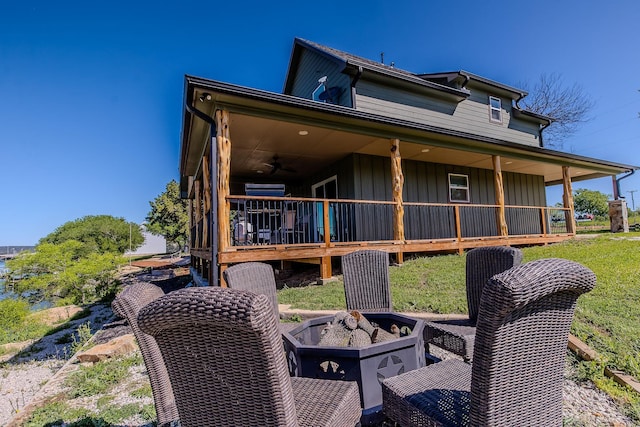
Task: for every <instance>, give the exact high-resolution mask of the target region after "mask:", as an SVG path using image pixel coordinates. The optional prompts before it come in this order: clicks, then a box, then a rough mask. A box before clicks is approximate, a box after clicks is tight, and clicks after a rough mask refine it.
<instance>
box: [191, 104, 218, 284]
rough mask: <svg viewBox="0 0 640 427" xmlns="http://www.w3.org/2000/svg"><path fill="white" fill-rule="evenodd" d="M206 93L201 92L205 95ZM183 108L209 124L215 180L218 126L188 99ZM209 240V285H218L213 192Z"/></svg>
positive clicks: (216, 211) (201, 156)
mask: <svg viewBox="0 0 640 427" xmlns="http://www.w3.org/2000/svg"><path fill="white" fill-rule="evenodd" d="M206 95H208V94H203V96H206ZM184 108H185V110H187V111H188V112H189V113H191V114H193V115H194V116H196V117H197V118H199V119H200V120H203V121H204V122H205V123H208V124H209V134H210V136H211V142H210V147H209V149H210V150H211V152H210V153H211V154H210V157H209V158H210V159H211V161H210V162H209V167H210V168H211V175H210V176H211V180H212V181H213V179H214V177H216V178H215V179H216V180H217V179H218V178H217V177H218V144H217V143H216V136H217V133H218V130H217V129H218V128H217V126H216V122H215V120H214V119H213V118H212V117H209V116H208V115H207V114H205V113H203V112H202V111H200V110H198V109H197V108H195V107H192V106H191V104H190V103H189V101H188V100H185V103H184ZM214 111H215V108H214ZM205 150H206V145H205V147H204V148H203V149H202V153H200V158H201V159H202V158H203V157H204V153H205ZM198 172H199V171H196V175H198ZM213 188H214V187H213V186H212V187H211V192H212V193H213ZM209 224H211V227H209V230H208V233H209V241H210V242H211V264H212V265H211V269H210V270H211V282H212V283H209V286H218V282H219V281H220V278H219V275H218V272H219V269H218V249H219V246H218V233H217V230H218V198H217V197H216V195H215V194H211V211H209Z"/></svg>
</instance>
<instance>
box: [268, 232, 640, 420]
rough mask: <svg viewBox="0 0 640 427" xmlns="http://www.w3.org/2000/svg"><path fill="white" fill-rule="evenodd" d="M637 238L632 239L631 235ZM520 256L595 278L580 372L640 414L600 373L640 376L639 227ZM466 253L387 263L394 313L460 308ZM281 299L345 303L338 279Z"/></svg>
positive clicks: (577, 327) (577, 330)
mask: <svg viewBox="0 0 640 427" xmlns="http://www.w3.org/2000/svg"><path fill="white" fill-rule="evenodd" d="M633 239H638V240H633ZM523 252H524V260H523V262H527V261H532V260H536V259H540V258H565V259H570V260H573V261H576V262H579V263H581V264H583V265H585V266H587V267H588V268H590V269H591V270H593V272H594V273H595V274H596V276H597V284H596V287H595V289H594V290H593V291H592V292H590V293H588V294H585V295H582V296H581V297H580V298H579V299H578V305H577V309H576V314H575V319H574V322H573V325H572V328H571V332H572V333H573V334H574V335H575V336H577V337H578V338H580V339H581V340H582V341H584V342H585V343H587V344H588V345H589V346H590V347H591V348H593V349H594V350H596V351H597V352H598V354H599V355H600V360H598V361H596V362H583V363H581V366H580V368H579V369H580V370H581V372H582V375H583V377H584V378H589V379H590V380H592V381H593V382H594V383H595V384H596V385H597V386H598V387H600V388H602V389H604V390H605V391H607V392H608V393H609V394H611V395H612V396H613V397H615V398H617V399H619V400H621V401H623V402H625V403H627V409H628V410H629V412H630V415H632V416H633V417H634V418H635V419H636V420H640V396H638V395H637V394H636V393H634V392H632V391H628V390H627V389H625V388H623V387H621V386H618V385H617V384H615V383H614V382H613V381H612V380H610V379H608V378H607V377H605V376H604V374H603V370H604V367H605V366H607V367H609V368H611V369H619V370H622V371H624V372H626V373H628V374H631V375H633V376H634V377H635V378H636V379H640V233H627V234H611V233H608V234H599V235H598V237H595V238H582V239H575V240H571V241H567V242H564V243H559V244H554V245H548V246H536V247H530V248H523ZM464 266H465V257H464V256H459V255H442V256H432V257H422V258H416V259H412V260H408V261H405V263H404V264H403V265H402V266H400V267H391V269H390V278H391V297H392V301H393V307H394V310H396V311H416V312H432V313H466V312H467V307H466V305H467V303H466V295H465V284H464V279H465V277H464ZM278 300H279V302H280V303H281V304H291V306H292V308H294V309H295V308H300V309H343V308H344V307H345V302H344V288H343V284H342V282H337V283H331V284H327V285H323V286H308V287H304V288H289V289H283V290H281V291H279V292H278Z"/></svg>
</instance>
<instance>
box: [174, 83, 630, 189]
mask: <svg viewBox="0 0 640 427" xmlns="http://www.w3.org/2000/svg"><path fill="white" fill-rule="evenodd" d="M205 92H206V93H207V94H210V95H211V97H210V98H208V99H210V101H209V102H208V103H207V102H204V103H203V102H198V98H199V97H200V96H201V95H202V94H203V93H205ZM185 103H186V105H189V106H190V108H191V109H193V108H194V107H196V108H197V109H199V110H201V112H202V110H205V109H206V115H212V114H213V111H214V110H215V109H217V108H224V109H226V110H228V111H230V112H231V113H232V114H236V115H237V116H236V117H239V118H240V116H242V117H244V118H246V120H250V119H251V117H256V118H258V117H259V118H263V119H266V120H269V121H271V122H273V123H281V124H284V123H296V125H295V126H299V124H300V123H306V124H307V125H313V126H318V127H322V128H325V129H335V130H339V131H343V132H354V133H358V134H360V135H373V136H375V137H376V138H386V139H390V138H391V139H393V138H399V139H401V140H403V141H406V142H407V143H413V144H425V141H428V143H429V145H431V146H434V145H438V146H440V147H441V148H442V149H447V150H462V151H465V152H468V153H484V154H490V155H501V156H505V157H509V158H512V159H519V160H521V161H526V162H530V161H533V162H543V163H545V164H550V165H561V166H571V167H572V168H573V167H575V168H579V169H582V170H583V172H584V174H583V175H581V177H580V179H590V178H594V177H599V176H607V175H616V174H619V173H624V172H628V171H632V170H636V169H640V167H638V166H633V165H627V164H620V163H614V162H609V161H607V160H601V159H595V158H590V157H585V156H579V155H575V154H570V153H564V152H560V151H555V150H550V149H546V148H541V147H535V146H526V145H522V144H518V143H514V142H511V141H506V140H500V139H496V138H491V137H487V136H482V135H476V134H470V133H466V132H461V131H456V130H451V129H446V128H441V127H438V126H433V125H428V124H422V123H416V122H411V121H407V120H403V119H398V118H393V117H387V116H381V115H377V114H372V113H367V112H363V111H358V110H354V109H352V108H348V107H343V106H340V105H333V104H326V103H320V102H315V101H312V100H309V99H304V98H298V97H294V96H290V95H284V94H279V93H274V92H269V91H264V90H259V89H254V88H248V87H243V86H237V85H232V84H229V83H223V82H218V81H214V80H208V79H203V78H199V77H192V76H186V77H185ZM238 115H239V116H238ZM242 120H245V119H242ZM247 124H249V123H246V124H245V126H244V128H246V129H242V131H245V130H246V132H250V131H251V128H250V126H247ZM252 124H253V123H252ZM194 126H207V125H206V124H205V123H204V122H203V121H202V120H200V119H197V118H195V117H194V116H192V115H191V114H190V113H188V112H186V111H185V114H184V121H183V129H182V142H181V163H180V174H181V177H183V178H185V177H188V176H192V175H193V174H194V172H195V168H197V167H198V166H197V162H198V160H199V157H198V156H199V155H200V154H201V153H202V149H203V147H202V146H201V144H203V143H205V141H206V137H204V138H203V137H202V135H200V136H193V135H191V133H192V132H195V131H194V130H193V129H196V128H194ZM280 127H282V126H280ZM201 131H202V132H205V131H206V129H204V128H202V130H201ZM276 131H277V129H276V128H274V129H270V130H269V132H265V134H267V135H271V137H273V136H274V135H275V132H276ZM293 133H297V131H295V132H293ZM236 135H237V131H236ZM192 136H193V137H192ZM307 138H310V136H309V137H307ZM323 144H324V145H325V146H326V145H327V144H326V141H325V142H323ZM310 147H313V145H311V146H310ZM385 147H386V145H385ZM298 148H299V147H298ZM315 150H316V151H314V156H316V155H317V154H319V153H318V152H317V149H315ZM418 151H419V150H418ZM279 154H283V153H279ZM429 154H431V153H429ZM193 160H195V162H192V161H193ZM514 164H515V162H514ZM508 167H510V166H505V167H504V168H503V169H505V170H506V169H508ZM539 173H540V171H539ZM558 173H559V172H558V171H555V172H554V175H557V174H558ZM556 180H557V177H555V176H554V177H551V176H549V178H548V179H546V178H545V181H546V182H547V183H548V185H551V184H552V183H554V182H555V181H556Z"/></svg>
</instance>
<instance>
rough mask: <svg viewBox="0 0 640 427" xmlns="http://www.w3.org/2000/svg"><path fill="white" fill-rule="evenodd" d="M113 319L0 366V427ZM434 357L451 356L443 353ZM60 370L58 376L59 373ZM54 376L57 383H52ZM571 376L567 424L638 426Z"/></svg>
mask: <svg viewBox="0 0 640 427" xmlns="http://www.w3.org/2000/svg"><path fill="white" fill-rule="evenodd" d="M157 284H160V285H164V286H163V287H166V288H167V290H171V289H175V282H171V281H169V280H167V281H166V282H164V283H162V282H157ZM182 286H184V283H182ZM112 320H113V313H112V312H111V309H110V307H107V306H94V307H93V309H92V311H91V315H90V316H88V317H86V318H84V319H79V320H76V321H74V322H73V324H72V325H71V326H70V328H69V329H67V330H64V331H59V332H58V333H56V334H53V335H50V336H48V337H45V338H43V339H42V340H40V341H38V342H36V343H35V344H33V345H32V346H31V350H30V351H27V352H23V353H22V354H21V355H20V356H17V357H14V358H12V359H11V360H10V361H8V362H6V363H4V364H2V365H0V425H7V424H8V423H9V422H10V420H11V419H12V418H13V417H14V416H16V415H17V414H19V413H20V412H19V411H21V410H22V409H23V408H25V407H26V406H27V405H28V404H29V403H30V402H31V401H32V400H34V399H35V400H36V401H37V400H38V399H41V398H42V397H43V396H53V395H56V394H57V393H59V392H60V391H62V390H63V388H62V385H61V383H62V381H61V380H60V378H59V377H64V375H65V372H67V371H71V370H74V369H75V367H76V366H77V363H74V360H71V361H70V363H68V362H69V358H70V357H71V355H70V354H69V353H70V348H71V344H69V343H67V344H56V341H57V340H59V338H60V337H61V336H63V335H64V334H65V333H69V332H70V331H75V330H77V328H78V326H80V325H81V324H83V323H86V322H87V321H89V322H90V325H91V330H92V332H96V331H97V330H100V329H101V330H100V333H98V334H96V335H95V336H94V341H97V342H105V341H108V340H109V339H111V338H114V337H116V336H118V335H122V334H124V333H128V332H129V328H128V327H127V326H126V325H125V324H124V323H123V322H122V321H116V322H111V323H107V322H109V321H112ZM103 327H104V328H103ZM436 356H438V357H440V358H447V357H452V356H451V355H450V354H447V353H444V352H443V353H439V354H437V355H436ZM569 357H572V356H569ZM56 372H59V373H58V375H56ZM54 375H55V379H54V380H52V381H49V380H50V379H51V378H52V377H54ZM573 377H574V375H573V367H572V365H571V364H570V363H567V368H566V372H565V382H564V399H563V414H564V424H565V425H567V426H615V427H622V426H634V425H637V424H635V423H633V422H632V421H631V420H630V419H629V418H628V417H626V416H625V415H624V414H622V412H621V411H620V409H619V408H618V407H617V406H616V404H615V403H614V402H613V400H612V399H611V398H610V397H609V396H608V395H606V394H605V393H603V392H601V391H599V390H597V389H596V388H595V387H594V386H593V385H592V384H591V383H585V384H577V383H576V382H574V381H573V380H572V378H573ZM48 381H49V383H48V384H47V382H48ZM127 381H129V382H134V383H136V384H140V383H144V382H147V381H148V377H147V376H146V373H145V369H144V366H143V365H140V366H136V367H133V368H132V371H131V375H130V376H129V378H128V379H127ZM45 384H46V386H45ZM130 389H131V387H130V386H127V384H123V385H122V386H121V387H120V388H119V389H117V390H115V391H114V393H115V394H116V398H115V400H114V402H118V403H122V404H127V403H132V402H140V400H139V398H133V397H131V396H129V395H128V392H127V390H130ZM74 405H80V406H83V407H86V408H95V399H86V400H84V401H83V400H78V401H74ZM17 425H19V424H17ZM123 425H124V426H136V427H141V426H145V427H149V426H151V424H148V423H146V424H145V421H144V420H143V419H142V418H141V417H133V418H131V419H129V420H126V424H123Z"/></svg>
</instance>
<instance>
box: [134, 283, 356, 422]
mask: <svg viewBox="0 0 640 427" xmlns="http://www.w3.org/2000/svg"><path fill="white" fill-rule="evenodd" d="M138 323H139V325H140V328H141V329H142V330H143V331H145V332H146V333H148V334H150V335H152V336H154V337H155V339H156V341H157V342H158V345H159V347H160V351H161V352H162V355H163V357H164V360H165V362H166V365H167V370H168V372H169V377H170V378H171V384H172V385H173V391H174V394H175V398H176V404H177V406H178V412H179V414H180V421H181V424H182V426H183V427H189V426H217V425H220V426H222V425H225V426H298V425H301V426H313V427H317V426H336V427H339V426H353V425H355V424H356V423H357V422H358V421H359V419H360V416H361V407H360V395H359V392H358V385H357V383H355V382H346V381H332V380H320V379H315V378H296V377H294V378H290V377H289V373H288V370H287V362H286V359H285V354H284V352H283V351H282V337H281V335H280V333H279V331H278V327H277V323H276V319H275V317H274V316H273V312H272V307H271V304H270V301H269V299H268V298H267V297H266V296H265V295H257V294H255V293H253V292H248V291H241V290H236V289H227V288H219V287H201V288H188V289H181V290H178V291H175V292H171V293H170V294H167V295H166V296H164V297H162V298H159V299H157V300H156V301H154V302H152V303H150V304H149V305H147V306H146V307H144V308H143V309H142V310H140V314H139V315H138Z"/></svg>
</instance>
